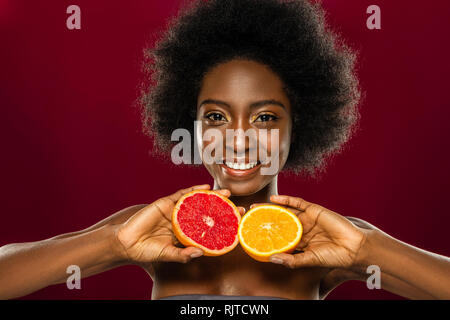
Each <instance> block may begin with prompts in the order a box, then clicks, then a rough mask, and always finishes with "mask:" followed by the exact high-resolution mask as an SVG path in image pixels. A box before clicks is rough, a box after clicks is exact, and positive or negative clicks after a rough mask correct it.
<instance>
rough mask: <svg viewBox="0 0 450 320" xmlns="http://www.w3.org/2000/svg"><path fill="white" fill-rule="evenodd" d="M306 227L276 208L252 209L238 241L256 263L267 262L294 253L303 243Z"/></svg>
mask: <svg viewBox="0 0 450 320" xmlns="http://www.w3.org/2000/svg"><path fill="white" fill-rule="evenodd" d="M302 233H303V226H302V224H301V222H300V220H299V219H298V218H297V216H296V215H295V214H293V213H292V212H291V211H289V210H288V209H285V208H283V207H281V206H277V205H261V206H257V207H254V208H252V209H250V210H249V211H248V212H247V213H246V214H245V215H244V216H243V217H242V220H241V223H240V224H239V228H238V235H239V242H240V244H241V246H242V248H243V249H244V251H245V252H247V254H248V255H249V256H250V257H252V258H253V259H255V260H258V261H261V262H268V261H269V258H270V256H271V255H273V254H275V253H282V252H285V253H291V252H293V251H294V250H295V247H296V246H297V245H298V243H299V242H300V239H301V237H302Z"/></svg>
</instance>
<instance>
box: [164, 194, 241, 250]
mask: <svg viewBox="0 0 450 320" xmlns="http://www.w3.org/2000/svg"><path fill="white" fill-rule="evenodd" d="M240 220H241V215H240V213H239V210H238V208H237V207H236V206H235V205H234V204H233V202H231V201H230V200H229V199H228V198H226V197H224V196H222V195H221V194H218V193H216V192H214V191H209V190H196V191H192V192H189V193H187V194H185V195H184V196H182V197H181V198H180V199H179V200H178V202H177V204H176V205H175V208H174V210H173V214H172V227H173V232H174V234H175V236H176V237H177V239H178V240H179V241H180V242H181V243H182V244H183V245H185V246H187V247H188V246H194V247H197V248H200V249H202V250H203V252H204V255H205V256H219V255H222V254H225V253H227V252H229V251H231V250H233V249H234V248H235V247H236V246H237V245H238V243H239V239H238V236H237V230H238V226H239V222H240Z"/></svg>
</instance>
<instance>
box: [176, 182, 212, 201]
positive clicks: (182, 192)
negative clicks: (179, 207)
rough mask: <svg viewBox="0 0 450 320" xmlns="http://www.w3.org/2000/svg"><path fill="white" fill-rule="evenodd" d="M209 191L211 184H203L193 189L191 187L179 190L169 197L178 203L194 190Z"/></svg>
mask: <svg viewBox="0 0 450 320" xmlns="http://www.w3.org/2000/svg"><path fill="white" fill-rule="evenodd" d="M209 189H210V186H209V184H201V185H197V186H193V187H190V188H186V189H182V190H178V191H177V192H175V193H174V194H171V195H170V196H168V198H169V199H170V200H172V201H173V202H177V201H178V200H179V199H180V198H181V197H182V196H183V195H185V194H186V193H189V192H191V191H194V190H209Z"/></svg>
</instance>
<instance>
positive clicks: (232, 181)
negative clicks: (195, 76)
mask: <svg viewBox="0 0 450 320" xmlns="http://www.w3.org/2000/svg"><path fill="white" fill-rule="evenodd" d="M283 87H284V86H283V83H282V81H281V79H280V78H279V77H278V76H277V75H276V74H275V73H274V72H273V71H271V70H270V69H269V68H268V67H267V66H265V65H263V64H260V63H258V62H255V61H250V60H237V59H236V60H231V61H229V62H226V63H222V64H220V65H218V66H216V67H214V68H213V69H212V70H210V71H209V72H208V73H207V74H206V75H205V77H204V78H203V82H202V86H201V89H200V93H199V95H198V100H197V120H198V121H201V131H198V132H197V133H196V134H197V135H199V134H201V135H202V137H203V136H204V134H205V132H206V130H208V129H215V130H218V131H216V132H220V133H221V135H219V137H221V138H220V141H219V138H212V139H204V140H205V141H203V139H201V137H197V141H199V143H198V146H199V148H200V150H202V151H203V150H204V149H205V148H208V149H210V150H217V151H221V152H212V153H211V155H212V156H216V157H219V158H221V159H222V160H223V163H222V164H220V163H215V162H214V163H209V162H207V161H204V162H203V163H204V165H205V167H206V169H207V170H208V171H209V173H210V174H211V176H212V177H213V178H214V180H215V182H216V184H217V185H218V186H219V187H220V188H226V189H229V190H230V191H231V194H232V195H250V194H254V193H256V192H258V191H259V190H261V189H263V188H264V187H265V186H267V185H268V184H269V183H270V182H271V181H273V180H274V179H276V176H277V175H278V173H279V171H281V169H282V168H283V166H284V164H285V163H286V160H287V157H288V154H289V146H290V143H291V130H292V118H291V106H290V103H289V99H288V97H287V95H286V93H285V90H284V89H283ZM228 129H232V130H234V132H236V133H238V134H237V135H236V136H235V137H234V138H232V139H226V137H227V130H228ZM249 129H251V130H249ZM263 129H266V130H267V139H261V138H260V137H261V136H263V137H264V136H266V135H265V131H264V130H263ZM273 129H278V130H274V131H272V130H273ZM239 131H240V132H241V133H242V132H248V133H255V135H253V136H252V135H251V134H250V135H247V136H245V135H244V134H239ZM276 131H278V139H276V143H274V142H273V141H274V140H273V138H276V135H275V133H276ZM257 147H258V149H257V150H256V149H255V148H257ZM220 154H221V155H220ZM263 154H267V155H268V156H269V157H268V158H265V157H264V156H262V155H263ZM218 155H219V156H218ZM225 156H227V158H226V159H225ZM228 156H229V157H228ZM267 161H269V162H267ZM270 161H272V162H270ZM274 162H276V163H274ZM265 168H266V169H265ZM268 168H276V170H275V172H273V170H267V169H268ZM264 170H266V171H264ZM267 171H269V172H270V171H272V172H270V174H262V172H267Z"/></svg>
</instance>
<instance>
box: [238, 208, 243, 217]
mask: <svg viewBox="0 0 450 320" xmlns="http://www.w3.org/2000/svg"><path fill="white" fill-rule="evenodd" d="M237 208H238V210H239V213H240V214H241V216H243V215H244V214H245V208H244V207H237Z"/></svg>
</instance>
